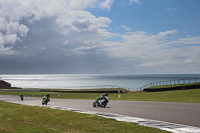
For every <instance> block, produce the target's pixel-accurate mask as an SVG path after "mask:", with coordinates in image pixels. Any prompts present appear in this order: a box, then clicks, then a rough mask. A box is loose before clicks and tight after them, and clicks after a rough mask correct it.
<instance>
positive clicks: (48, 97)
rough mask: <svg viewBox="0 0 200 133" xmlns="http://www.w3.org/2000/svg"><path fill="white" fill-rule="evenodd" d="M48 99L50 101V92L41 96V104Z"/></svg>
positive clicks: (45, 102)
mask: <svg viewBox="0 0 200 133" xmlns="http://www.w3.org/2000/svg"><path fill="white" fill-rule="evenodd" d="M49 101H50V94H49V93H48V94H46V95H45V96H44V97H43V100H42V105H44V104H47V102H49Z"/></svg>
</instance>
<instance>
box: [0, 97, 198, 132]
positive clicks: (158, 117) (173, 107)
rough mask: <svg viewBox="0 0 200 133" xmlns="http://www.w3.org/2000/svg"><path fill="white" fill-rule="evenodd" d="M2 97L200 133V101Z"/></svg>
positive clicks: (17, 101)
mask: <svg viewBox="0 0 200 133" xmlns="http://www.w3.org/2000/svg"><path fill="white" fill-rule="evenodd" d="M0 100H2V101H6V102H11V103H16V104H22V105H31V106H41V107H48V108H53V109H60V110H68V111H74V112H79V113H87V114H94V115H99V116H102V117H106V118H111V119H116V120H118V121H127V122H133V123H138V124H139V125H144V126H148V127H155V128H159V129H162V130H167V131H171V132H174V133H189V132H191V133H200V104H198V103H172V102H171V103H170V102H149V101H118V100H111V101H110V102H109V103H108V105H107V107H106V108H100V107H97V108H94V107H92V103H93V102H94V100H81V99H77V100H74V99H51V101H50V102H49V103H48V105H42V98H37V97H25V98H24V101H21V100H20V97H19V96H11V95H0Z"/></svg>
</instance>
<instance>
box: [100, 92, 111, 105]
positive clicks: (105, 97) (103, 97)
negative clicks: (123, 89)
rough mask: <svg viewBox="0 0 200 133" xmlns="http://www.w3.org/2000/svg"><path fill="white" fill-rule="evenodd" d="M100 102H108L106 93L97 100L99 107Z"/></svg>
mask: <svg viewBox="0 0 200 133" xmlns="http://www.w3.org/2000/svg"><path fill="white" fill-rule="evenodd" d="M101 100H105V101H106V103H108V102H109V99H108V93H107V92H106V93H105V94H104V95H101V97H100V98H99V105H101V103H102V101H101Z"/></svg>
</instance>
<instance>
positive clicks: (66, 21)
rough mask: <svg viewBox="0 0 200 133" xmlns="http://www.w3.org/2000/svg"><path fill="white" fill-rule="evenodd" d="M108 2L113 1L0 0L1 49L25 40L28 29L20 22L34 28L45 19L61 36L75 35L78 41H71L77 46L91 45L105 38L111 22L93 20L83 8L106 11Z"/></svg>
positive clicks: (109, 4) (107, 19)
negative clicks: (90, 43)
mask: <svg viewBox="0 0 200 133" xmlns="http://www.w3.org/2000/svg"><path fill="white" fill-rule="evenodd" d="M112 3H113V0H57V1H55V0H37V1H35V0H28V1H27V0H18V1H14V0H6V1H4V0H0V13H1V14H0V35H1V38H2V39H1V42H0V43H1V45H3V47H4V48H5V47H8V46H6V45H7V44H12V45H14V44H15V43H16V42H17V41H21V39H22V38H23V37H26V36H27V34H28V32H29V30H30V29H29V27H28V26H27V24H24V23H23V22H25V23H30V22H31V23H32V24H33V25H34V23H35V22H36V21H42V19H45V18H54V19H55V20H54V21H55V22H56V24H57V27H56V28H58V29H57V31H59V30H60V33H63V34H64V35H65V36H67V37H68V36H70V37H71V35H77V37H79V38H78V39H76V36H74V37H73V38H72V40H74V41H76V42H77V43H80V42H87V43H89V40H90V41H91V42H94V41H95V40H98V39H100V38H104V37H106V36H109V33H108V32H107V31H106V30H105V29H104V28H105V27H108V25H109V24H110V23H111V20H110V19H109V18H106V17H95V16H94V15H92V14H91V13H90V12H88V11H84V10H83V9H86V8H98V9H102V10H105V9H106V10H110V8H111V6H112ZM49 28H51V27H49ZM53 28H54V27H53ZM44 30H45V29H44ZM69 33H71V34H69ZM81 34H82V35H81ZM70 42H71V40H70ZM72 42H73V41H72ZM65 43H66V42H65ZM10 48H11V47H10ZM11 49H12V48H11Z"/></svg>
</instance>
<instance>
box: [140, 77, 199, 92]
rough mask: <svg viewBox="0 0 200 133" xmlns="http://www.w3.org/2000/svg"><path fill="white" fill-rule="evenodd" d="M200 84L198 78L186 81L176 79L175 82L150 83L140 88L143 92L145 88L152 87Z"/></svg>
mask: <svg viewBox="0 0 200 133" xmlns="http://www.w3.org/2000/svg"><path fill="white" fill-rule="evenodd" d="M197 82H200V78H188V79H177V80H167V81H159V82H151V83H148V84H146V85H144V86H142V87H141V88H140V90H143V89H145V88H149V87H154V86H162V85H178V84H190V83H197Z"/></svg>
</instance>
